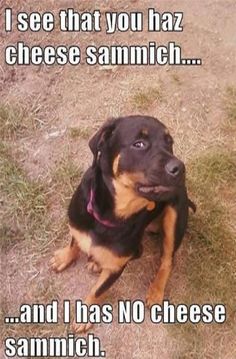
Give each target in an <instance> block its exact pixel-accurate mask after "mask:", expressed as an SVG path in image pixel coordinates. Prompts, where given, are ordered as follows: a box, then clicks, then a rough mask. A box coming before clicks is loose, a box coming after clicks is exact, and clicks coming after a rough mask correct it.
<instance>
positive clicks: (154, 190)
mask: <svg viewBox="0 0 236 359" xmlns="http://www.w3.org/2000/svg"><path fill="white" fill-rule="evenodd" d="M137 190H138V192H140V193H142V194H146V195H148V194H160V193H167V192H168V193H169V192H173V191H174V190H175V187H173V186H162V185H154V186H146V185H138V186H137Z"/></svg>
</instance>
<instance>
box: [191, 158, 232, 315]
mask: <svg viewBox="0 0 236 359" xmlns="http://www.w3.org/2000/svg"><path fill="white" fill-rule="evenodd" d="M189 173H190V176H189V182H190V183H189V187H190V189H191V192H192V193H194V196H196V201H197V203H198V213H197V215H196V216H194V217H192V219H191V221H190V225H189V227H190V235H191V239H190V241H191V242H190V243H189V245H190V246H191V247H192V248H193V252H192V255H191V260H190V262H191V271H190V272H189V281H190V285H191V287H192V289H193V291H192V295H193V296H196V295H197V294H198V291H199V288H201V292H202V293H204V298H202V299H204V300H207V299H208V300H210V299H212V300H213V301H214V302H217V301H218V302H221V303H225V304H227V307H228V310H229V311H230V310H233V307H234V299H233V295H232V291H233V290H236V281H235V272H236V265H235V258H236V250H235V248H236V247H235V240H234V236H233V233H231V229H230V221H231V218H230V216H231V213H230V212H229V211H228V210H227V205H226V201H227V200H228V196H230V198H231V199H232V198H233V197H234V196H235V194H236V156H235V153H233V152H232V151H231V152H221V151H216V152H211V153H209V154H206V155H204V156H203V157H201V158H199V159H197V160H196V161H194V162H193V163H192V164H190V168H189ZM225 196H226V198H225ZM232 288H234V289H232ZM235 295H236V291H235Z"/></svg>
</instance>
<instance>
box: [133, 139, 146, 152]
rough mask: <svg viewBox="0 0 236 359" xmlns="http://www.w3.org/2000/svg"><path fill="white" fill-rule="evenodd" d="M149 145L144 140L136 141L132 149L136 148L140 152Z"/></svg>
mask: <svg viewBox="0 0 236 359" xmlns="http://www.w3.org/2000/svg"><path fill="white" fill-rule="evenodd" d="M147 146H148V144H147V142H145V141H143V140H138V141H135V142H134V143H133V144H132V147H133V148H136V149H138V150H144V149H145V148H147Z"/></svg>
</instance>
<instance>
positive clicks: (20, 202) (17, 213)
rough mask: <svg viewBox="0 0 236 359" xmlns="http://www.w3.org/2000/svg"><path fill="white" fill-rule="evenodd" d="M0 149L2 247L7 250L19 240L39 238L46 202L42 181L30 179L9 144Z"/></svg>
mask: <svg viewBox="0 0 236 359" xmlns="http://www.w3.org/2000/svg"><path fill="white" fill-rule="evenodd" d="M0 148H1V150H0V193H1V209H0V223H1V227H0V236H1V238H0V247H1V248H2V249H7V248H8V247H9V246H10V245H12V244H14V243H15V242H17V241H19V240H23V239H27V240H29V241H30V240H33V239H34V238H36V237H37V240H40V238H41V237H42V234H41V236H40V235H39V234H40V233H41V232H42V230H43V229H45V228H46V221H45V217H46V213H47V205H46V197H45V190H44V187H43V186H42V184H41V183H39V182H38V181H32V180H30V179H28V178H27V176H26V175H25V173H24V171H23V170H22V169H21V168H20V166H19V165H18V164H17V163H16V161H15V160H14V158H13V157H12V155H11V154H10V152H9V150H8V148H7V147H6V145H4V144H3V143H0ZM44 236H45V234H44ZM41 239H42V238H41Z"/></svg>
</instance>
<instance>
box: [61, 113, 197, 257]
mask: <svg viewBox="0 0 236 359" xmlns="http://www.w3.org/2000/svg"><path fill="white" fill-rule="evenodd" d="M143 128H144V129H146V130H147V132H148V134H145V133H144V134H143V133H142V130H143ZM139 139H141V140H142V139H143V140H144V141H146V142H147V143H148V144H147V149H146V150H145V151H144V150H142V149H136V148H135V147H134V146H133V144H134V143H135V141H138V140H139ZM89 145H90V148H91V151H92V153H93V155H94V160H93V164H92V166H91V167H90V168H89V169H88V170H87V172H86V173H85V174H84V176H83V178H82V181H81V183H80V185H79V187H78V188H77V190H76V191H75V193H74V195H73V197H72V199H71V202H70V205H69V210H68V215H69V221H70V224H71V226H73V227H75V228H77V229H79V230H80V231H85V232H88V233H89V234H90V235H91V237H92V242H93V245H99V246H104V247H106V248H108V249H110V250H111V251H112V252H113V253H114V254H116V255H117V256H132V257H133V258H137V257H139V256H140V255H141V253H142V244H141V241H142V237H143V233H144V230H145V228H146V226H147V225H148V224H149V223H150V222H151V221H152V220H153V219H154V218H156V217H157V216H159V215H161V214H162V213H163V211H164V209H165V207H166V206H167V205H171V206H172V207H173V208H174V209H175V210H176V212H177V222H176V228H175V249H177V248H178V247H179V245H180V243H181V241H182V238H183V236H184V233H185V230H186V226H187V221H188V207H189V206H191V207H194V205H193V204H192V202H191V201H189V200H188V196H187V191H186V187H185V173H184V172H185V171H184V166H183V164H182V162H181V166H182V167H183V168H182V172H181V175H180V176H178V177H176V178H173V177H171V176H169V175H168V174H167V173H166V170H165V166H166V164H167V163H168V162H169V161H170V160H171V159H176V157H175V156H174V155H173V148H172V138H171V137H170V135H169V134H168V133H167V132H166V128H165V126H164V125H163V124H162V123H161V122H159V121H158V120H156V119H154V118H152V117H147V116H129V117H123V118H118V119H112V120H109V121H108V122H107V123H106V124H105V125H104V126H103V127H102V128H101V129H100V130H99V131H98V132H97V133H96V135H95V136H94V137H93V138H92V139H91V140H90V143H89ZM118 154H120V162H119V172H120V173H124V172H129V173H133V172H134V173H135V172H141V173H143V174H144V177H145V178H146V180H147V183H148V185H150V186H155V185H160V186H166V187H167V188H170V190H169V191H160V192H159V193H143V194H142V196H143V197H146V198H147V199H149V200H152V201H155V203H156V207H155V209H154V210H152V211H148V210H147V209H141V210H140V211H138V213H134V214H133V215H131V216H130V217H129V218H127V219H122V218H117V216H116V215H115V213H114V208H115V202H114V195H115V189H114V186H113V182H112V180H113V178H114V174H113V171H112V166H113V161H114V159H115V157H116V156H117V155H118ZM179 162H180V161H179ZM139 185H140V184H139V183H137V184H135V186H136V190H137V192H138V186H139ZM91 188H92V189H93V191H94V194H95V201H94V208H95V210H96V211H97V213H99V215H100V217H101V218H104V219H106V220H109V221H110V222H111V223H113V225H114V227H111V228H110V227H107V226H105V225H103V224H102V223H100V222H98V221H97V220H96V219H95V218H94V217H93V216H91V215H90V214H89V213H88V212H87V204H88V201H89V196H90V190H91ZM139 195H140V192H139Z"/></svg>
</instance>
